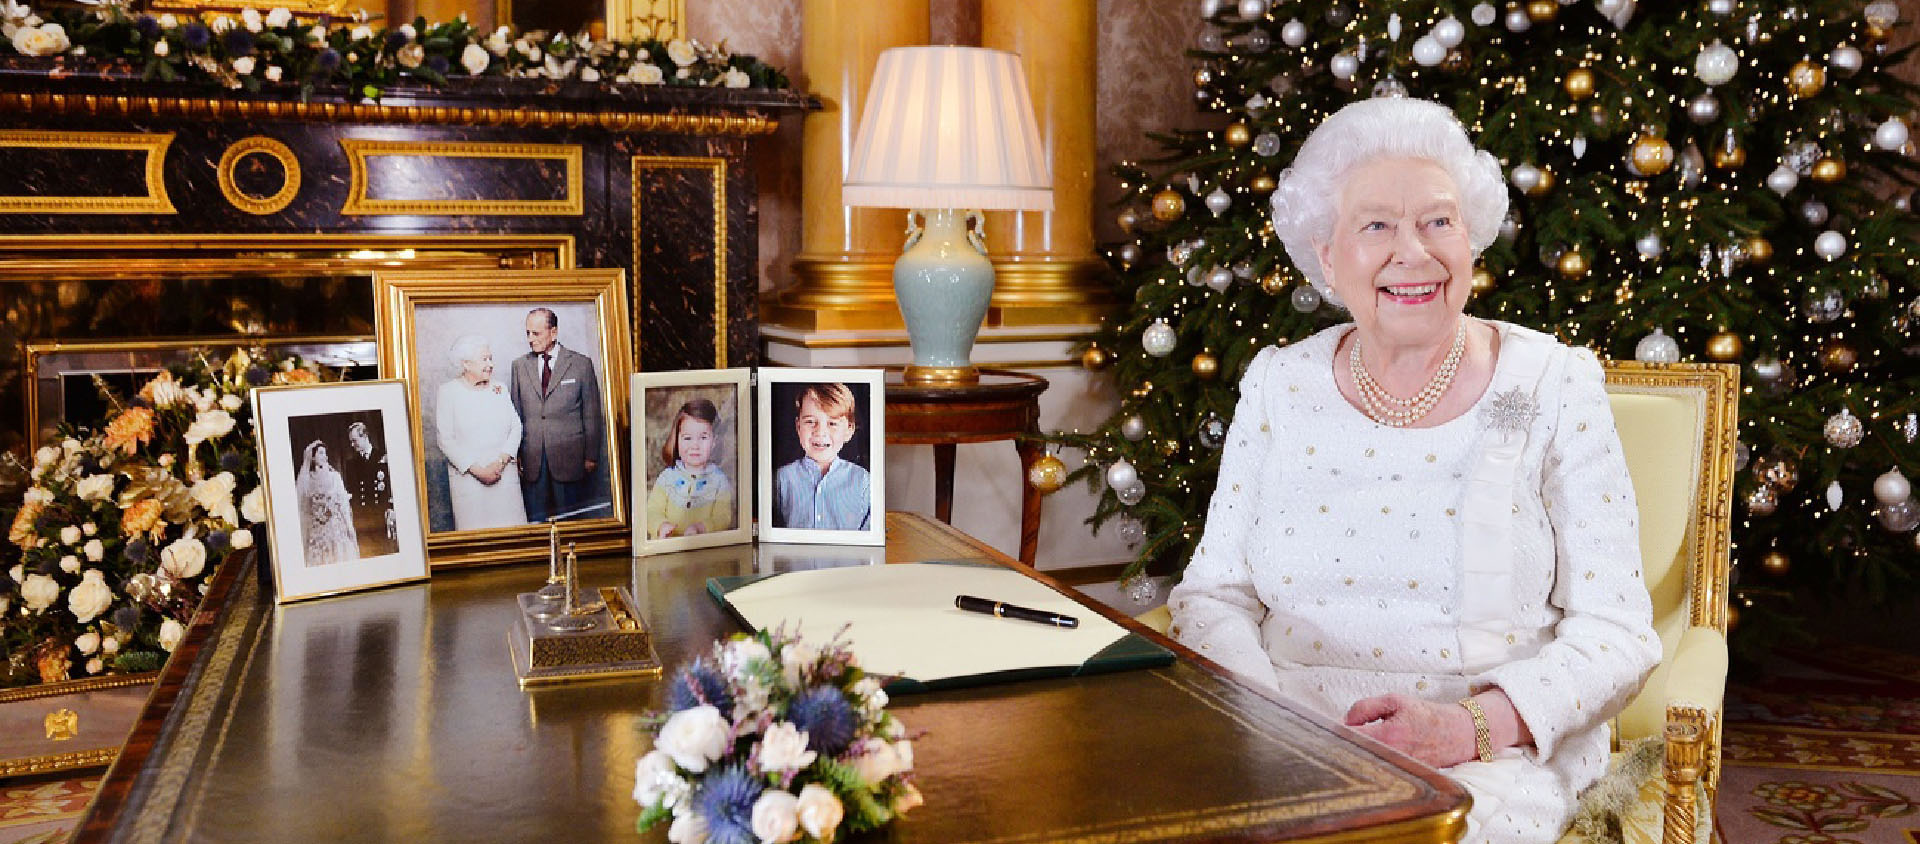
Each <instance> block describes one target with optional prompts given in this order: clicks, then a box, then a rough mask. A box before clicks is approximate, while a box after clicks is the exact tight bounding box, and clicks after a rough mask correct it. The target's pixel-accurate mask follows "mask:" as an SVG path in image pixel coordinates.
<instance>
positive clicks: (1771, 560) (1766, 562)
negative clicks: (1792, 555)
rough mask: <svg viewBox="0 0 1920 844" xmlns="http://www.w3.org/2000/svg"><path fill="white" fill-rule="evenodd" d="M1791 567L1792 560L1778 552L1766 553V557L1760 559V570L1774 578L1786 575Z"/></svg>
mask: <svg viewBox="0 0 1920 844" xmlns="http://www.w3.org/2000/svg"><path fill="white" fill-rule="evenodd" d="M1792 567H1793V560H1791V559H1788V557H1787V555H1785V554H1782V553H1780V552H1779V551H1768V552H1767V554H1766V556H1764V557H1761V558H1760V570H1761V571H1764V572H1766V573H1767V574H1770V575H1773V576H1774V577H1780V576H1781V575H1784V574H1786V573H1787V569H1789V568H1792Z"/></svg>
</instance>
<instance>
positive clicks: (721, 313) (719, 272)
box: [632, 155, 727, 369]
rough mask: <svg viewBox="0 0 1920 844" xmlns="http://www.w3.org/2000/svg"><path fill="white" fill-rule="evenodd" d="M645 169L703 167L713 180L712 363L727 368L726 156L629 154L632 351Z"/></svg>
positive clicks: (636, 333)
mask: <svg viewBox="0 0 1920 844" xmlns="http://www.w3.org/2000/svg"><path fill="white" fill-rule="evenodd" d="M647 170H705V171H707V174H708V177H709V178H711V179H712V180H713V367H714V368H715V369H726V368H727V160H726V159H724V158H708V157H704V156H680V155H636V156H634V157H633V185H632V188H633V281H632V287H633V291H632V292H633V295H632V299H633V352H634V355H635V356H636V357H637V356H638V355H639V354H640V342H641V337H642V334H641V332H640V314H641V308H640V291H641V278H640V256H641V254H643V253H642V252H641V251H640V232H641V231H642V229H641V226H640V219H641V215H642V213H643V212H644V210H645V205H646V204H645V203H644V202H641V199H640V198H641V192H640V174H641V173H643V172H645V171H647Z"/></svg>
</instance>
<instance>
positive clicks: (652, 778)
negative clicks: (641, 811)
mask: <svg viewBox="0 0 1920 844" xmlns="http://www.w3.org/2000/svg"><path fill="white" fill-rule="evenodd" d="M687 790H688V786H687V781H686V780H684V779H681V778H680V770H679V769H678V768H675V767H674V765H673V758H672V757H670V756H668V755H667V754H666V753H665V752H663V751H659V750H655V751H653V752H651V753H648V754H647V755H645V756H642V757H640V761H639V762H637V763H635V764H634V766H633V801H634V802H635V803H639V804H640V805H642V806H666V807H668V808H672V807H673V806H674V805H675V804H676V803H678V802H679V799H678V798H681V797H684V796H685V792H686V791H687ZM669 798H673V799H669Z"/></svg>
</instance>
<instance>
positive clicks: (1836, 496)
mask: <svg viewBox="0 0 1920 844" xmlns="http://www.w3.org/2000/svg"><path fill="white" fill-rule="evenodd" d="M1845 503H1847V491H1846V490H1845V489H1842V488H1841V486H1840V482H1839V481H1833V482H1831V483H1828V484H1827V509H1829V510H1839V509H1840V505H1842V504H1845Z"/></svg>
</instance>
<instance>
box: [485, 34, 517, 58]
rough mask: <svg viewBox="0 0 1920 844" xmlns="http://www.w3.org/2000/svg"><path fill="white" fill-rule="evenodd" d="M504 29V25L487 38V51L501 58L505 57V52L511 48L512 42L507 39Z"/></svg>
mask: <svg viewBox="0 0 1920 844" xmlns="http://www.w3.org/2000/svg"><path fill="white" fill-rule="evenodd" d="M506 29H507V28H506V27H504V26H503V27H501V28H500V31H498V32H495V33H494V34H493V37H491V38H488V39H487V52H489V53H492V54H494V55H496V56H499V57H501V58H503V59H504V58H506V57H507V52H508V51H509V50H512V49H513V43H512V42H510V41H508V40H507V35H506Z"/></svg>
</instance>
